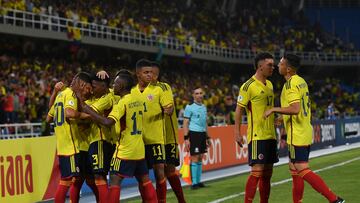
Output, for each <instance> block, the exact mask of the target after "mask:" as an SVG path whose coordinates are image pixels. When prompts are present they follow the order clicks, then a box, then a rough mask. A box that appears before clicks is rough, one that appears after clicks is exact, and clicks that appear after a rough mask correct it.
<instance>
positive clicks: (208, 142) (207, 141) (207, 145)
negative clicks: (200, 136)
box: [206, 138, 211, 148]
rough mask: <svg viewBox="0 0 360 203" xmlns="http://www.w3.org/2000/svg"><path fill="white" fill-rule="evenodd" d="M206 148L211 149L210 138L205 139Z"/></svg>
mask: <svg viewBox="0 0 360 203" xmlns="http://www.w3.org/2000/svg"><path fill="white" fill-rule="evenodd" d="M206 147H207V148H209V147H211V138H209V139H206Z"/></svg>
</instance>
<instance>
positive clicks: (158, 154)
mask: <svg viewBox="0 0 360 203" xmlns="http://www.w3.org/2000/svg"><path fill="white" fill-rule="evenodd" d="M156 148H157V150H158V153H156ZM152 149H153V152H154V156H162V152H161V146H160V145H158V146H157V147H156V146H153V148H152Z"/></svg>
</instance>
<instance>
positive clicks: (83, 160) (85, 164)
mask: <svg viewBox="0 0 360 203" xmlns="http://www.w3.org/2000/svg"><path fill="white" fill-rule="evenodd" d="M80 172H81V175H83V176H91V175H92V170H91V163H90V160H89V153H88V152H87V151H80Z"/></svg>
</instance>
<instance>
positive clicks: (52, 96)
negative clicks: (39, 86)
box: [49, 81, 65, 109]
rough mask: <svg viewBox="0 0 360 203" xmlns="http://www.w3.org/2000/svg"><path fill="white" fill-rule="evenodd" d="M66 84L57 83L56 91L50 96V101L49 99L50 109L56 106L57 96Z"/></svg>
mask: <svg viewBox="0 0 360 203" xmlns="http://www.w3.org/2000/svg"><path fill="white" fill-rule="evenodd" d="M64 86H65V85H64V83H63V82H61V81H60V82H57V83H56V84H55V86H54V90H53V92H52V94H51V96H50V99H49V109H50V108H51V107H52V105H53V104H54V102H55V99H56V96H57V94H58V93H59V92H60V91H61V90H62V89H63V87H64Z"/></svg>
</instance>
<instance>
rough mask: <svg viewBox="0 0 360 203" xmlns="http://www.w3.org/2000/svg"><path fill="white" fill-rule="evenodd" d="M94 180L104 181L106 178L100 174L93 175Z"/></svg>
mask: <svg viewBox="0 0 360 203" xmlns="http://www.w3.org/2000/svg"><path fill="white" fill-rule="evenodd" d="M94 178H95V180H106V176H105V175H102V174H95V175H94Z"/></svg>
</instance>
